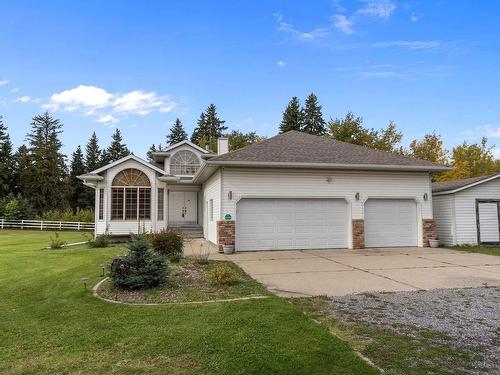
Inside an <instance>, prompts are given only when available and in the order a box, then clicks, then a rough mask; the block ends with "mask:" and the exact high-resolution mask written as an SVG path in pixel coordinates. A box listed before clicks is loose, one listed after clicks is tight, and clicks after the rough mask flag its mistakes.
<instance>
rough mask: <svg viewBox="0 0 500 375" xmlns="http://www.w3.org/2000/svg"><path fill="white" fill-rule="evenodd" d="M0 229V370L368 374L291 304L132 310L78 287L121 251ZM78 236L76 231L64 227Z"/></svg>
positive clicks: (271, 300)
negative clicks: (57, 243)
mask: <svg viewBox="0 0 500 375" xmlns="http://www.w3.org/2000/svg"><path fill="white" fill-rule="evenodd" d="M50 235H51V233H48V232H28V231H23V232H21V231H7V230H4V231H0V317H1V318H0V358H1V360H0V373H12V374H19V373H21V374H23V373H24V374H49V373H50V374H53V373H76V374H90V373H92V374H94V373H119V374H141V373H143V374H146V373H147V374H164V373H168V374H374V373H377V371H376V370H375V369H374V368H373V367H370V366H369V365H367V364H366V363H365V362H363V361H362V360H360V359H359V357H357V356H356V355H355V354H354V352H353V350H352V348H351V347H350V346H349V344H347V343H345V342H344V341H341V340H340V339H338V338H336V337H335V336H333V335H331V334H330V333H329V332H328V331H327V330H325V329H324V328H323V327H321V326H319V325H317V324H315V323H313V322H312V321H311V320H310V319H309V318H308V317H307V316H305V315H304V314H303V313H302V311H301V310H300V309H299V308H297V307H296V306H294V305H292V304H290V303H289V302H288V301H287V300H285V299H281V298H278V297H271V298H268V299H263V300H248V301H238V302H226V303H216V304H209V305H196V306H193V305H177V306H175V305H174V306H172V305H169V306H130V305H117V304H112V303H107V302H105V301H102V300H99V299H97V298H95V297H93V296H92V295H91V292H90V291H89V290H84V289H83V286H82V283H81V280H80V278H81V277H82V276H89V277H90V280H89V282H90V285H94V284H95V283H96V282H97V281H99V280H100V273H101V270H100V268H99V264H101V263H107V262H109V260H110V258H111V257H113V256H116V255H117V254H121V253H123V248H120V247H111V248H105V249H89V248H87V247H85V246H83V245H82V246H77V247H74V248H67V249H61V250H44V249H43V248H44V247H45V246H47V245H48V243H49V237H50ZM61 237H62V238H63V239H65V240H67V241H79V240H80V239H81V235H80V234H78V233H69V232H64V233H61Z"/></svg>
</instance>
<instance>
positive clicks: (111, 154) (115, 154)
mask: <svg viewBox="0 0 500 375" xmlns="http://www.w3.org/2000/svg"><path fill="white" fill-rule="evenodd" d="M128 155H130V150H129V149H128V148H127V145H126V144H125V143H123V138H122V133H121V132H120V129H118V128H117V129H116V130H115V132H114V133H113V135H112V136H111V144H110V145H109V147H108V148H107V149H106V151H105V152H104V153H103V156H102V160H103V161H104V162H105V163H104V164H109V163H112V162H114V161H117V160H119V159H121V158H123V157H125V156H128Z"/></svg>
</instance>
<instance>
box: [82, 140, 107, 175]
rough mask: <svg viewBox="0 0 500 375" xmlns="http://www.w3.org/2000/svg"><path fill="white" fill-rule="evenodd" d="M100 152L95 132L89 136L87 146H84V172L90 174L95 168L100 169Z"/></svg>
mask: <svg viewBox="0 0 500 375" xmlns="http://www.w3.org/2000/svg"><path fill="white" fill-rule="evenodd" d="M101 154H102V151H101V149H100V148H99V139H98V138H97V135H96V134H95V132H93V133H92V135H91V136H90V139H89V141H88V142H87V145H86V146H85V171H86V172H92V171H94V170H96V169H97V168H100V167H102V165H103V164H102V160H101Z"/></svg>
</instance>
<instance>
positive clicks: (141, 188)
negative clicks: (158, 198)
mask: <svg viewBox="0 0 500 375" xmlns="http://www.w3.org/2000/svg"><path fill="white" fill-rule="evenodd" d="M111 185H112V187H111V220H140V219H143V220H149V219H151V182H150V181H149V178H148V176H146V174H145V173H144V172H141V171H140V170H138V169H135V168H129V169H124V170H123V171H121V172H120V173H118V174H117V175H116V176H115V178H114V179H113V183H112V184H111Z"/></svg>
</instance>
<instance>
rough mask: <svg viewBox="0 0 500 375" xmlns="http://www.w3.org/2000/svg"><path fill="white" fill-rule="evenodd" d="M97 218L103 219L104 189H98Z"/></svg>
mask: <svg viewBox="0 0 500 375" xmlns="http://www.w3.org/2000/svg"><path fill="white" fill-rule="evenodd" d="M98 210H99V220H104V189H99V208H98Z"/></svg>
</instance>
